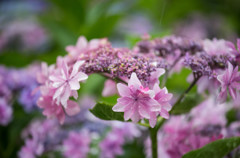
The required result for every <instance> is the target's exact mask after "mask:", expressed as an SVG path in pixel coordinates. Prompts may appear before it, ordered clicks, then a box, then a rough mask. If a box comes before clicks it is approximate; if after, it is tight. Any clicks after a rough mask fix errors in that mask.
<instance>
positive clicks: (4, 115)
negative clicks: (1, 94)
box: [0, 98, 13, 126]
mask: <svg viewBox="0 0 240 158" xmlns="http://www.w3.org/2000/svg"><path fill="white" fill-rule="evenodd" d="M12 113H13V110H12V107H11V106H9V105H8V104H7V102H6V100H5V99H3V98H0V124H1V125H4V126H5V125H7V124H8V123H9V122H10V121H11V119H12Z"/></svg>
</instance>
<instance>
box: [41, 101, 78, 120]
mask: <svg viewBox="0 0 240 158" xmlns="http://www.w3.org/2000/svg"><path fill="white" fill-rule="evenodd" d="M67 104H68V105H67V107H66V108H65V111H66V113H67V114H68V115H70V116H73V115H76V114H77V113H78V112H79V111H80V107H79V106H78V104H77V103H76V102H74V101H71V100H68V101H67ZM37 105H38V106H39V107H40V108H42V109H43V115H45V116H46V117H47V118H53V117H56V118H57V119H58V120H59V122H60V124H63V123H64V120H65V113H64V110H63V107H62V106H61V105H58V104H56V102H55V101H53V100H52V97H50V96H43V97H40V98H39V99H38V101H37Z"/></svg>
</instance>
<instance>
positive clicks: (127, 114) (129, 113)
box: [124, 102, 136, 121]
mask: <svg viewBox="0 0 240 158" xmlns="http://www.w3.org/2000/svg"><path fill="white" fill-rule="evenodd" d="M135 104H136V103H135V102H134V103H133V104H132V105H130V106H128V108H127V109H125V112H124V120H125V121H127V120H129V119H130V118H131V117H132V115H133V113H134V111H135V110H136V107H135V106H136V105H135Z"/></svg>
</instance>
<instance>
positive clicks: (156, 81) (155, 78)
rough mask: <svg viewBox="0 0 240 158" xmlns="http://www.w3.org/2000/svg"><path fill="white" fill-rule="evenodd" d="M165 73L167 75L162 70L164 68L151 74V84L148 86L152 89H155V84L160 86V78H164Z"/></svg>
mask: <svg viewBox="0 0 240 158" xmlns="http://www.w3.org/2000/svg"><path fill="white" fill-rule="evenodd" d="M164 73H165V70H164V69H162V68H158V69H157V70H156V71H154V72H152V73H151V76H150V78H149V84H148V86H149V87H150V88H153V86H154V85H155V84H158V85H159V83H160V81H159V77H160V76H162V75H163V74H164Z"/></svg>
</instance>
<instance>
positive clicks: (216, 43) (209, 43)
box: [203, 38, 229, 56]
mask: <svg viewBox="0 0 240 158" xmlns="http://www.w3.org/2000/svg"><path fill="white" fill-rule="evenodd" d="M203 47H204V50H205V51H206V53H207V54H209V55H213V56H214V55H227V54H229V53H228V50H229V48H228V46H227V42H226V41H225V40H223V39H216V38H214V39H213V40H209V39H206V40H204V41H203Z"/></svg>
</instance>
